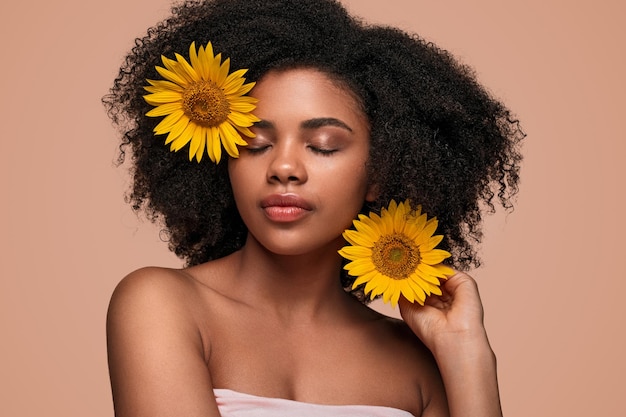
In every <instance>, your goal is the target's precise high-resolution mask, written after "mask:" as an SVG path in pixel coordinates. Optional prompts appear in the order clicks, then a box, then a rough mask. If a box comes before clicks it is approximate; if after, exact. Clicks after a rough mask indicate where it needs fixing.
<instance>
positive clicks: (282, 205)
mask: <svg viewBox="0 0 626 417" xmlns="http://www.w3.org/2000/svg"><path fill="white" fill-rule="evenodd" d="M261 208H262V209H263V211H264V212H265V215H266V216H267V217H268V218H269V219H270V220H272V221H276V222H291V221H296V220H299V219H301V218H302V217H304V216H305V215H306V214H307V213H308V212H310V211H311V210H312V208H313V207H312V206H311V204H309V203H308V202H307V201H306V200H305V199H303V198H302V197H300V196H298V195H295V194H274V195H271V196H269V197H267V198H264V199H263V200H262V201H261Z"/></svg>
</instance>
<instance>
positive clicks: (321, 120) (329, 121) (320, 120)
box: [254, 117, 352, 132]
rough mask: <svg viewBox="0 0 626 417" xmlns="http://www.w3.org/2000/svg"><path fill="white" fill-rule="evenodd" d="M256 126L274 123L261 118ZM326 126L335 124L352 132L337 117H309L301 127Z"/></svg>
mask: <svg viewBox="0 0 626 417" xmlns="http://www.w3.org/2000/svg"><path fill="white" fill-rule="evenodd" d="M254 125H255V126H256V127H258V128H260V129H273V128H274V123H272V122H270V121H269V120H260V121H258V122H256V123H255V124H254ZM324 126H335V127H339V128H341V129H345V130H347V131H348V132H352V128H351V127H350V126H348V125H347V124H345V123H344V122H342V121H341V120H339V119H335V118H334V117H316V118H314V119H308V120H305V121H303V122H302V123H300V128H302V129H319V128H320V127H324Z"/></svg>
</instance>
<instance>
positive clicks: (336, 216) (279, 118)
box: [228, 69, 374, 255]
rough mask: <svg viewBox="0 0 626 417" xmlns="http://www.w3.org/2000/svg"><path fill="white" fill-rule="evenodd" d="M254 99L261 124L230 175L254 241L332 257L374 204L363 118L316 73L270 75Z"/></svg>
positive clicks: (354, 103) (272, 248) (279, 251)
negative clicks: (355, 222) (347, 232)
mask: <svg viewBox="0 0 626 417" xmlns="http://www.w3.org/2000/svg"><path fill="white" fill-rule="evenodd" d="M250 94H251V95H252V96H253V97H256V98H257V99H258V100H259V102H258V105H257V109H256V111H255V115H256V116H258V117H259V118H260V119H261V121H260V122H258V123H257V124H256V125H255V126H254V127H253V129H252V130H253V131H254V133H255V134H256V137H255V138H254V139H250V140H249V142H248V146H247V147H242V148H241V149H240V157H239V158H237V159H230V160H229V165H228V169H229V174H230V181H231V184H232V188H233V193H234V196H235V201H236V203H237V208H238V210H239V213H240V214H241V217H242V219H243V221H244V222H245V224H246V226H247V227H248V230H249V232H250V234H251V237H253V238H255V239H256V240H257V241H258V242H260V243H261V245H263V246H264V247H265V248H267V249H268V250H269V251H271V252H274V253H277V254H283V255H296V254H304V253H309V252H311V251H314V250H317V249H321V248H326V247H329V245H332V247H333V250H335V249H334V248H338V247H339V246H341V245H342V242H343V240H342V238H341V232H343V230H344V229H346V228H348V227H350V225H351V221H352V219H354V218H355V217H356V214H357V213H358V212H359V210H360V209H361V207H362V205H363V202H364V200H366V199H367V200H372V199H373V197H374V196H373V193H372V191H371V190H370V187H368V181H367V176H366V168H365V165H366V162H367V158H368V153H369V126H368V121H367V118H366V116H365V114H364V113H363V112H362V111H361V109H360V107H359V105H358V103H357V101H356V100H355V99H354V97H353V96H352V95H351V94H350V93H349V92H347V91H346V90H345V89H344V88H341V87H339V84H338V83H337V82H333V81H332V80H331V79H330V78H329V77H328V76H326V75H325V74H324V73H322V72H319V71H317V70H314V69H294V70H287V71H280V72H279V71H274V72H270V73H268V74H266V75H265V76H264V77H263V78H262V79H261V80H260V81H259V82H258V83H257V84H256V86H255V87H254V89H253V90H252V92H251V93H250Z"/></svg>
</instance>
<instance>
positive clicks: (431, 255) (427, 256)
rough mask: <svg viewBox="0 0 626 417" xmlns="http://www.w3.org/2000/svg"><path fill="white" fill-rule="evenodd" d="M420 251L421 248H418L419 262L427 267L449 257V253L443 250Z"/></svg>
mask: <svg viewBox="0 0 626 417" xmlns="http://www.w3.org/2000/svg"><path fill="white" fill-rule="evenodd" d="M421 249H422V247H421V246H420V258H421V261H422V262H424V263H426V264H428V265H436V264H438V263H441V262H443V260H444V259H447V258H449V257H450V256H451V255H450V252H446V251H445V250H441V249H433V250H430V251H427V252H422V251H421Z"/></svg>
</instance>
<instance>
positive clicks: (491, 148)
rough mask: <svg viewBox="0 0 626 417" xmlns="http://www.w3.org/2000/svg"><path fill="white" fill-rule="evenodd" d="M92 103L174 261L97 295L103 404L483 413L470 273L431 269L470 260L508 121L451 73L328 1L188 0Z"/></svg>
mask: <svg viewBox="0 0 626 417" xmlns="http://www.w3.org/2000/svg"><path fill="white" fill-rule="evenodd" d="M221 54H223V55H221ZM183 55H185V56H183ZM161 56H163V58H161ZM231 68H232V69H233V70H232V71H230V69H231ZM239 69H243V70H239ZM229 74H230V75H229ZM244 75H245V78H244ZM105 104H106V105H107V106H108V110H109V114H110V115H111V117H112V118H113V120H114V121H115V122H116V123H118V124H119V125H120V126H121V127H122V128H123V129H124V131H125V135H124V143H123V146H122V150H123V153H122V155H121V157H122V158H124V155H125V154H124V152H125V151H126V150H127V149H128V148H130V150H131V152H132V162H133V164H134V167H133V175H134V186H133V189H132V193H131V195H130V199H131V200H132V202H133V206H134V208H135V209H141V208H143V209H145V210H146V211H147V213H148V214H149V215H150V216H151V217H152V218H154V219H159V220H160V221H162V222H163V224H164V227H165V229H166V230H167V232H168V233H169V236H170V247H171V249H172V250H173V251H174V252H175V253H176V254H177V255H179V256H180V257H182V258H183V259H185V260H186V261H187V264H188V266H187V268H184V269H181V270H173V269H167V268H145V269H141V270H138V271H135V272H133V273H131V274H130V275H129V276H128V277H126V278H125V279H124V280H123V281H122V282H121V283H120V285H119V286H118V288H117V289H116V291H115V293H114V294H113V297H112V300H111V306H110V310H109V316H108V343H109V363H110V373H111V381H112V387H113V396H114V402H115V410H116V415H117V416H118V417H124V416H151V417H154V416H217V415H222V416H225V417H228V416H248V415H301V416H302V415H304V416H306V415H316V416H319V415H346V416H348V415H372V416H378V415H381V416H383V415H385V416H396V415H397V416H409V415H413V416H446V415H452V416H458V415H463V416H472V415H476V416H478V415H480V416H497V415H501V411H500V404H499V398H498V387H497V379H496V364H495V357H494V355H493V352H492V351H491V348H490V347H489V343H488V340H487V336H486V333H485V330H484V327H483V325H482V307H481V304H480V299H479V296H478V291H477V288H476V285H475V283H474V281H473V280H472V279H471V278H470V277H469V276H468V275H466V274H465V273H463V272H457V271H453V270H452V269H451V268H449V267H447V266H445V265H443V264H442V263H441V262H442V261H444V260H445V259H446V258H447V257H448V251H449V252H450V254H451V255H452V256H451V257H450V258H448V259H447V260H446V261H445V263H448V264H449V265H451V266H454V267H455V268H456V269H457V270H465V269H467V268H468V267H469V266H472V265H477V264H478V260H477V258H476V255H475V252H474V250H473V247H472V241H473V240H477V239H479V237H480V211H479V205H480V204H481V203H486V204H487V205H489V206H491V207H493V206H492V200H493V198H494V191H492V190H493V186H494V184H495V186H496V187H497V191H496V192H497V195H498V197H499V199H500V201H501V202H502V204H503V205H504V206H505V207H508V206H509V200H508V196H510V195H511V194H513V193H515V191H516V186H517V180H518V176H517V173H518V163H519V159H520V156H519V153H518V151H517V144H518V142H519V140H520V139H521V138H522V136H523V134H522V133H521V131H520V130H519V128H518V126H517V123H515V122H512V121H511V120H512V117H511V116H510V114H509V111H508V110H507V109H506V108H505V107H504V106H503V105H502V104H500V103H499V102H498V101H496V100H494V99H493V98H491V97H490V96H489V95H488V94H487V93H486V92H485V90H484V89H483V88H482V87H480V86H479V85H478V84H477V83H476V81H475V80H474V78H473V76H472V74H471V71H470V70H469V69H467V68H465V67H463V66H461V65H459V64H458V63H456V62H455V61H454V60H453V58H452V57H450V56H449V55H448V54H447V53H446V52H445V51H441V50H439V49H438V48H436V47H435V46H434V45H432V44H428V43H426V42H424V41H423V40H421V39H419V38H417V37H412V36H409V35H407V34H405V33H402V32H400V31H398V30H396V29H391V28H380V27H372V26H366V25H364V24H362V23H361V22H359V21H357V20H355V19H353V18H351V17H350V16H348V15H347V13H346V12H345V10H344V9H343V8H342V7H341V5H340V4H339V3H337V2H335V1H329V0H275V1H260V0H258V1H250V0H217V1H204V2H187V3H184V4H182V5H180V6H178V7H176V8H175V9H174V13H173V15H172V17H171V18H169V19H167V20H166V21H165V22H163V23H161V24H159V25H157V26H155V27H154V28H152V29H150V30H149V31H148V35H147V36H146V37H145V38H143V39H141V40H138V41H137V43H136V47H135V48H134V49H133V51H132V52H131V54H129V56H128V57H127V59H126V62H125V64H124V66H123V67H122V69H121V70H120V75H119V77H118V78H117V80H116V82H115V85H114V87H113V89H112V91H111V94H110V95H109V96H107V97H106V98H105ZM155 133H156V135H155ZM164 142H165V143H166V145H169V146H164V145H163V143H164ZM418 204H419V205H421V207H419V208H418V207H417V205H418ZM421 209H423V210H424V212H427V213H428V216H426V215H425V214H422V212H421ZM370 211H373V212H375V213H379V214H373V215H372V216H371V217H370V218H366V217H365V216H364V215H365V214H367V213H369V212H370ZM359 213H362V215H361V216H360V217H359V221H356V222H355V223H354V225H355V226H356V230H353V231H348V232H344V231H345V230H346V229H349V228H350V227H351V225H352V224H353V220H354V219H355V218H356V217H357V215H358V214H359ZM430 215H436V216H437V218H438V222H439V228H438V233H443V234H444V235H445V238H444V240H443V242H442V243H441V247H442V249H434V246H435V245H436V244H437V243H438V241H439V240H440V239H441V238H437V236H432V235H433V233H434V227H436V226H437V222H436V221H433V220H432V219H430ZM390 219H395V220H390ZM429 219H430V220H429ZM377 222H378V224H388V225H391V226H389V227H388V228H387V229H385V226H381V227H380V228H377V227H378V226H376V224H377ZM385 222H387V223H385ZM396 226H397V227H396ZM389 228H392V229H394V230H393V233H391V234H388V236H392V237H391V238H389V239H391V240H389V239H387V238H386V237H385V236H387V235H384V233H382V232H381V231H385V230H387V231H389V230H390V229H389ZM388 229H389V230H388ZM372 230H375V231H378V232H377V233H378V234H379V235H381V236H378V235H376V233H374V235H376V236H372V233H373V232H372ZM425 230H428V233H426V231H425ZM396 232H397V233H396ZM422 232H423V233H422ZM426 235H428V236H426ZM406 236H410V237H411V239H408V238H407V237H406ZM424 236H426V237H424ZM431 236H432V237H431ZM344 237H345V240H344ZM379 237H380V239H378V238H379ZM368 239H369V240H368ZM376 239H378V240H376ZM385 239H387V240H385ZM420 239H421V240H420ZM424 239H426V240H424ZM346 240H347V241H348V242H349V243H351V244H352V245H353V246H350V245H347V244H346ZM370 240H371V242H370ZM363 242H365V243H364V246H365V247H366V248H365V249H362V248H356V249H349V248H350V247H358V246H359V244H360V243H363ZM368 242H369V243H368ZM377 242H378V243H377ZM380 242H383V243H385V242H387V243H389V242H392V243H389V244H385V245H383V244H382V243H380ZM420 242H421V243H420ZM377 245H378V246H377ZM380 245H382V246H380ZM394 245H395V246H394ZM344 246H345V247H344ZM347 248H348V249H347ZM379 249H380V250H379ZM444 250H445V251H444ZM338 251H339V252H340V253H341V254H342V255H344V257H346V258H347V260H348V261H350V262H347V261H346V260H342V257H341V256H340V255H339V253H338ZM376 251H378V252H376ZM420 251H421V252H420ZM375 252H376V253H377V254H374V253H375ZM362 254H368V255H367V256H365V255H362ZM359 256H365V258H363V259H360V258H359ZM429 259H430V261H429ZM426 264H428V265H426ZM363 265H365V268H366V269H367V266H368V265H371V266H372V267H371V268H369V269H367V271H366V272H365V273H360V270H361V269H363V267H364V266H363ZM424 265H426V266H424ZM418 267H419V268H418ZM394 268H395V269H394ZM398 268H399V269H398ZM400 270H402V271H403V272H398V271H400ZM419 271H421V272H419ZM424 271H427V272H429V273H431V275H428V274H426V273H424ZM396 273H397V274H396ZM440 283H441V288H440V287H439V285H440ZM380 294H382V295H383V297H384V299H385V300H386V301H391V302H392V304H395V303H396V302H399V305H400V312H401V314H402V317H403V319H404V321H398V320H394V319H390V318H387V317H384V316H382V315H380V314H378V313H376V312H374V311H372V310H371V309H369V308H368V307H367V306H366V305H365V303H366V302H367V298H369V297H366V295H368V296H370V297H371V296H376V295H380ZM422 304H423V305H422ZM264 413H265V414H264Z"/></svg>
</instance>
